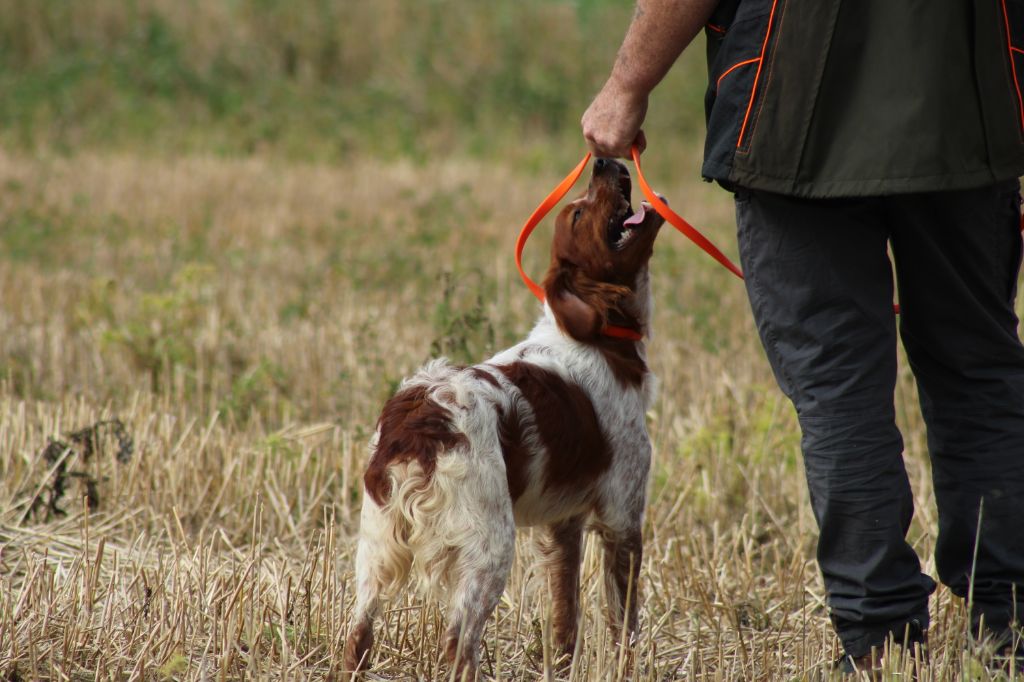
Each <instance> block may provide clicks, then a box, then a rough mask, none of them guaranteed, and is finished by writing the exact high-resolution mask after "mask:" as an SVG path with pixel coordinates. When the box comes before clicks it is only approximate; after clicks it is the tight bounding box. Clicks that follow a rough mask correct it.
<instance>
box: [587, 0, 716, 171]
mask: <svg viewBox="0 0 1024 682" xmlns="http://www.w3.org/2000/svg"><path fill="white" fill-rule="evenodd" d="M717 5H718V0H638V1H637V4H636V13H635V14H634V16H633V22H632V23H631V24H630V25H629V30H628V31H626V37H625V39H623V41H622V47H620V48H619V56H618V57H616V59H615V66H614V67H613V68H612V74H611V76H610V77H609V78H608V81H607V82H606V83H605V84H604V87H603V88H601V92H599V93H597V97H595V98H594V101H593V102H591V103H590V106H589V107H587V110H586V111H585V112H584V113H583V119H582V120H581V121H580V123H581V125H582V126H583V138H584V139H585V140H586V141H587V146H588V147H590V151H591V152H593V153H594V154H597V155H598V156H628V155H629V153H630V147H631V146H632V145H636V146H637V148H638V149H639V150H640V151H641V152H643V150H644V148H645V147H646V146H647V138H646V136H645V135H644V133H643V130H641V129H640V126H642V125H643V122H644V117H645V116H647V103H648V95H650V93H651V90H653V89H654V86H656V85H657V84H658V83H660V82H661V79H662V78H664V77H665V74H666V73H668V70H669V69H670V68H672V64H673V62H675V60H676V58H677V57H678V56H679V54H680V53H681V52H682V51H683V48H685V47H686V46H687V45H689V44H690V41H692V40H693V37H694V36H695V35H697V32H698V31H700V29H701V27H702V26H703V25H704V24H705V23H707V20H708V18H709V17H710V16H711V12H712V11H713V10H714V9H715V7H716V6H717Z"/></svg>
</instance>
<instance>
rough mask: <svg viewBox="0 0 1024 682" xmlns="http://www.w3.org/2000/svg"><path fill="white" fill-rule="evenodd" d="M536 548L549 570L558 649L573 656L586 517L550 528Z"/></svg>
mask: <svg viewBox="0 0 1024 682" xmlns="http://www.w3.org/2000/svg"><path fill="white" fill-rule="evenodd" d="M537 545H538V548H539V549H540V553H541V557H542V562H543V565H544V567H545V568H546V569H547V588H548V590H549V591H550V594H551V601H552V623H551V626H552V631H553V634H554V639H555V646H556V647H557V648H558V651H559V653H561V654H563V655H568V656H572V655H573V651H574V650H575V649H576V628H577V619H578V617H579V594H580V561H581V560H582V551H583V518H582V517H573V518H569V519H565V520H563V521H560V522H559V523H556V524H552V525H550V526H547V527H546V528H545V529H544V530H543V531H542V532H541V534H540V536H539V537H538V539H537Z"/></svg>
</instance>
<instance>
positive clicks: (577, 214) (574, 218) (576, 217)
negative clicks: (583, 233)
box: [572, 208, 583, 225]
mask: <svg viewBox="0 0 1024 682" xmlns="http://www.w3.org/2000/svg"><path fill="white" fill-rule="evenodd" d="M580 213H583V209H582V208H577V209H576V210H575V211H573V212H572V224H573V225H575V224H576V221H577V220H579V219H580Z"/></svg>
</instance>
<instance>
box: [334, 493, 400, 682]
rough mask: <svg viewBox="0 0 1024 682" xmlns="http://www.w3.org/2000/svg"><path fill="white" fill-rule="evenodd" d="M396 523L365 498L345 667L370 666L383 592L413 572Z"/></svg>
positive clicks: (356, 668)
mask: <svg viewBox="0 0 1024 682" xmlns="http://www.w3.org/2000/svg"><path fill="white" fill-rule="evenodd" d="M393 524H394V520H393V519H389V518H388V517H386V516H385V515H384V513H383V512H382V511H381V509H380V507H378V506H377V504H376V503H375V502H374V501H373V500H372V499H370V497H369V496H368V495H367V496H365V497H364V499H363V509H362V514H361V519H360V528H359V546H358V548H357V550H356V579H355V591H356V604H355V608H354V609H353V611H352V620H351V625H350V627H349V633H348V640H347V641H346V643H345V657H344V669H345V670H346V671H349V672H353V673H355V672H357V671H360V670H365V669H366V668H368V667H369V662H370V653H371V650H372V648H373V620H374V618H375V617H376V615H377V606H378V603H379V601H380V593H381V591H382V590H384V589H385V588H390V589H394V587H395V586H397V585H400V584H402V583H404V582H405V581H406V580H407V578H408V575H409V568H410V565H411V563H412V555H411V554H410V553H409V552H408V548H407V547H404V546H401V545H400V544H398V543H397V542H396V538H395V529H394V527H393Z"/></svg>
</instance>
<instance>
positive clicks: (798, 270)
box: [737, 192, 934, 656]
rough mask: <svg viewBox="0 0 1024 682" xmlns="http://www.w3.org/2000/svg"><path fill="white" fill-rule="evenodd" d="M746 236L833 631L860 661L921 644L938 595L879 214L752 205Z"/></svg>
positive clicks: (751, 288)
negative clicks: (926, 565)
mask: <svg viewBox="0 0 1024 682" xmlns="http://www.w3.org/2000/svg"><path fill="white" fill-rule="evenodd" d="M737 224H738V231H739V243H740V256H741V259H742V263H743V268H744V271H745V275H746V286H747V291H748V295H749V297H750V302H751V307H752V310H753V313H754V318H755V321H756V323H757V327H758V332H759V334H760V336H761V341H762V343H763V345H764V347H765V351H766V353H767V355H768V360H769V362H770V364H771V366H772V369H773V371H774V373H775V376H776V379H777V380H778V382H779V385H780V387H781V388H782V390H783V391H784V392H785V393H786V394H787V396H789V398H790V399H791V400H792V402H793V404H794V406H795V407H796V410H797V414H798V417H799V421H800V427H801V430H802V441H801V444H802V450H803V454H804V462H805V467H806V472H807V483H808V486H809V489H810V496H811V506H812V508H813V510H814V515H815V519H816V520H817V522H818V526H819V530H820V537H819V542H818V562H819V565H820V567H821V571H822V575H823V577H824V581H825V588H826V590H827V592H828V603H829V607H830V610H831V615H832V620H833V623H834V624H835V627H836V631H837V633H838V634H839V637H840V639H841V640H842V642H843V645H844V647H845V648H846V651H847V653H848V654H850V655H853V656H861V655H864V654H866V653H869V652H870V649H871V647H872V646H878V645H880V644H882V643H883V642H884V640H885V638H886V637H887V636H888V635H889V633H894V634H895V635H896V637H897V638H898V639H902V638H903V635H904V631H905V628H906V627H908V626H909V627H910V629H911V636H912V637H915V638H916V636H919V632H920V631H921V630H923V629H926V628H927V625H928V595H929V594H930V593H931V591H932V590H933V589H934V582H933V581H932V580H931V579H930V578H928V577H927V576H925V575H923V574H922V573H921V569H920V563H919V561H918V557H917V555H916V554H915V553H914V551H913V549H912V548H911V547H910V546H909V545H908V544H907V542H906V540H905V536H906V532H907V529H908V527H909V524H910V520H911V517H912V515H913V500H912V497H911V491H910V485H909V482H908V480H907V474H906V471H905V469H904V466H903V458H902V450H903V441H902V439H901V437H900V434H899V431H898V430H897V428H896V424H895V416H894V408H893V391H894V387H895V377H896V329H895V321H894V319H893V313H892V300H893V298H892V297H893V287H892V276H891V266H890V263H889V260H888V257H887V254H886V242H887V239H888V234H887V230H886V228H885V226H884V221H883V220H881V216H880V214H879V213H877V211H876V208H875V206H874V204H873V203H872V202H870V201H808V200H800V199H794V198H790V197H783V196H780V195H775V194H770V193H764V192H749V193H746V192H745V193H742V194H741V196H740V197H739V198H738V200H737Z"/></svg>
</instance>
